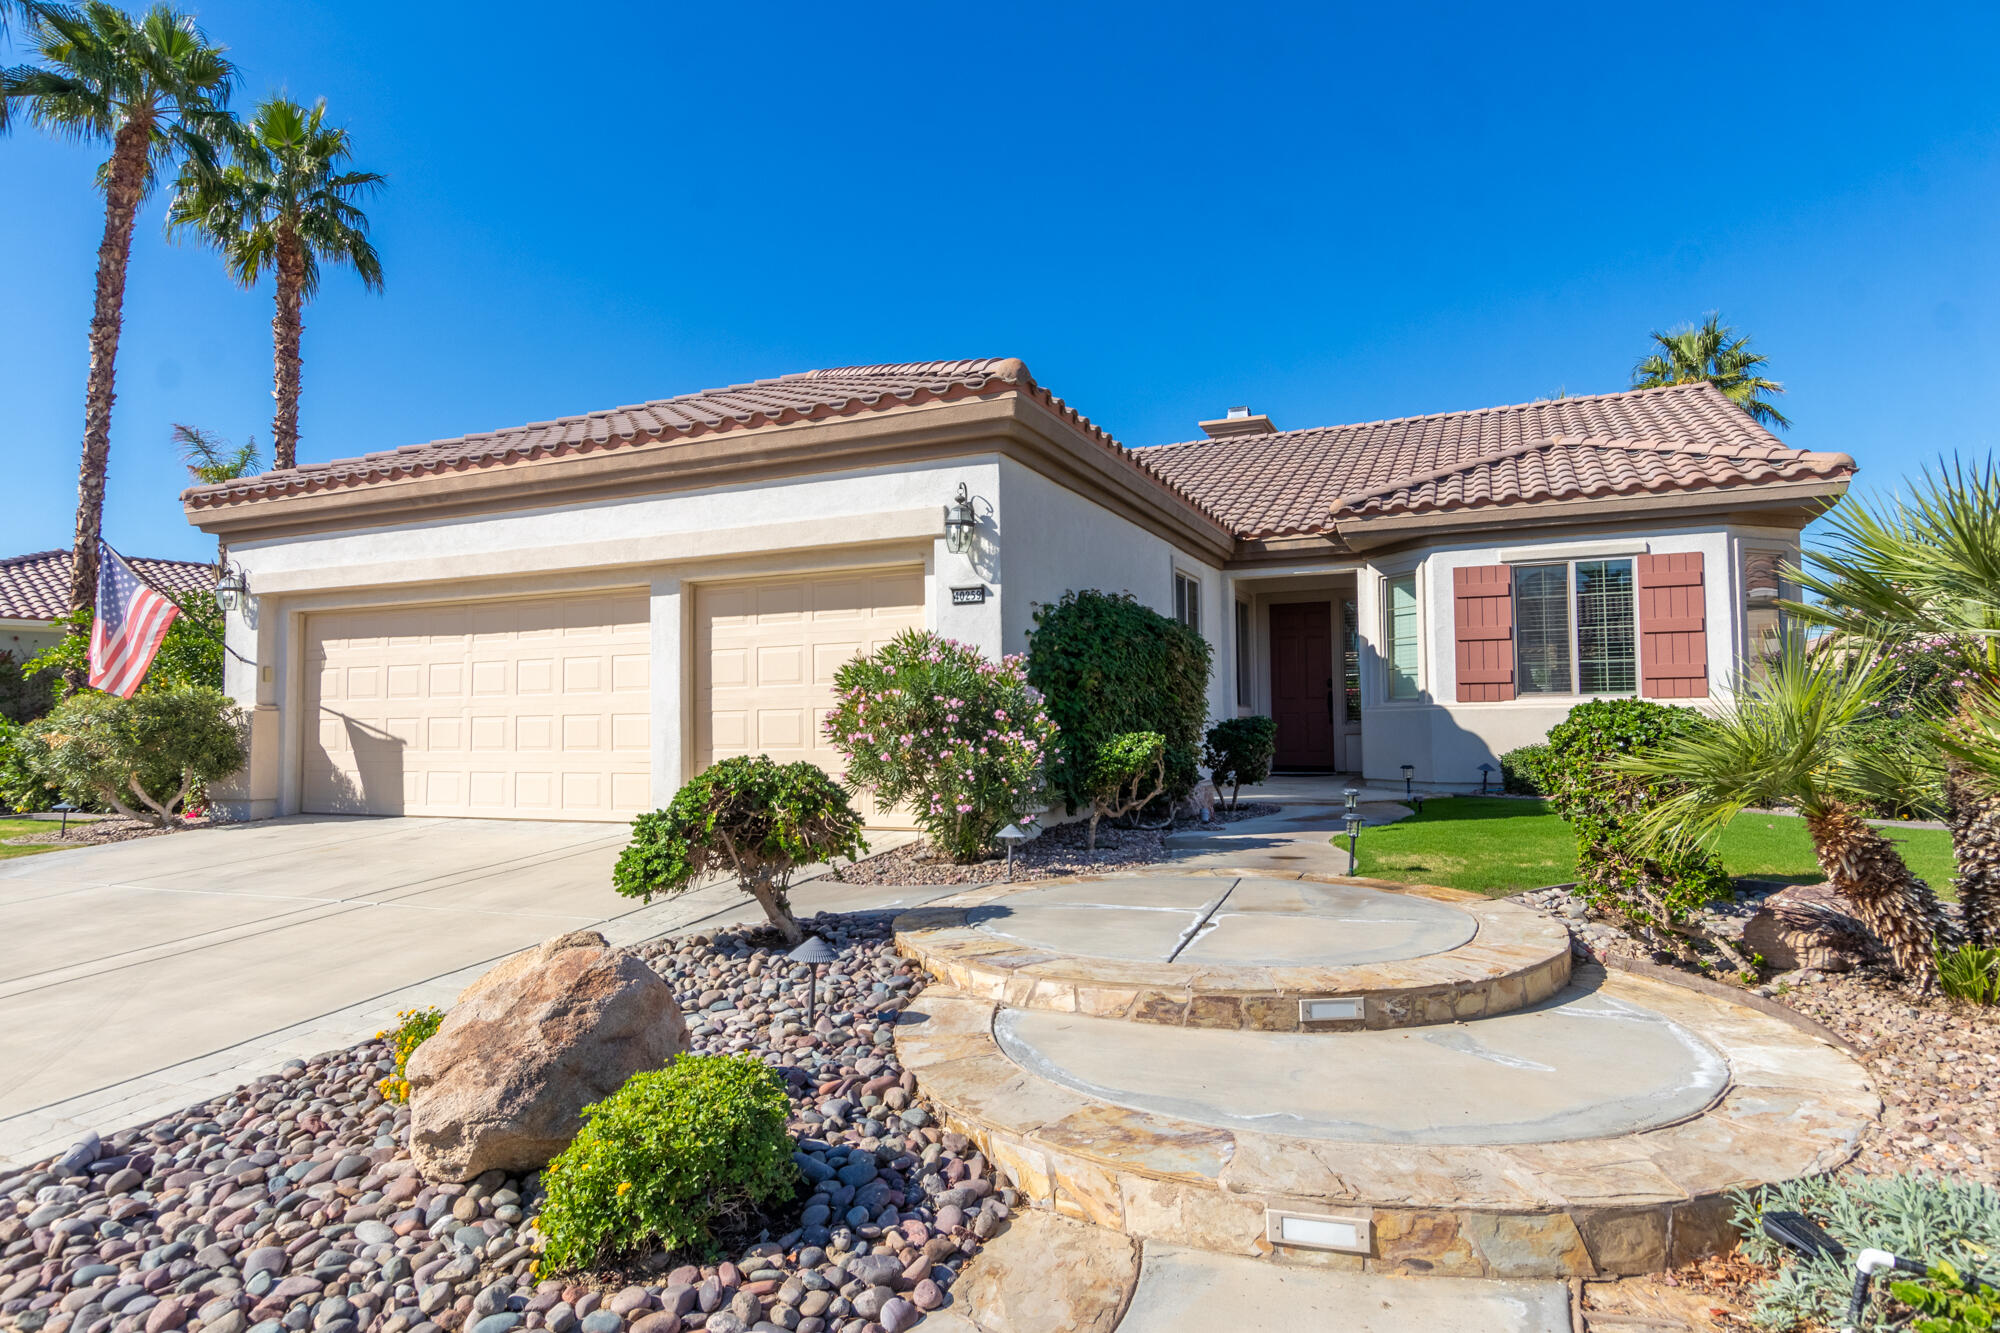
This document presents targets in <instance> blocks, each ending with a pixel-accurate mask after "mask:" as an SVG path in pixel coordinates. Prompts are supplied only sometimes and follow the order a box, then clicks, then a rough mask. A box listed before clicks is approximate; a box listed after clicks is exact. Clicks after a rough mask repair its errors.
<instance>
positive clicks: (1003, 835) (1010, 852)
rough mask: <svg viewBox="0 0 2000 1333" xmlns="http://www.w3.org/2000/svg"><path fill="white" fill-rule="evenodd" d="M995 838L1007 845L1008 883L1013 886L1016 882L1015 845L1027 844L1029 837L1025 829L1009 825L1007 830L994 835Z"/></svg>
mask: <svg viewBox="0 0 2000 1333" xmlns="http://www.w3.org/2000/svg"><path fill="white" fill-rule="evenodd" d="M993 836H994V837H996V838H998V839H1000V841H1001V842H1002V843H1004V844H1006V847H1007V883H1009V884H1012V883H1013V882H1014V844H1015V843H1017V842H1026V841H1027V840H1028V835H1027V833H1026V832H1025V831H1023V829H1022V828H1021V826H1020V825H1019V824H1009V825H1008V826H1007V827H1006V828H1003V829H1001V830H1000V831H999V832H998V833H996V834H994V835H993Z"/></svg>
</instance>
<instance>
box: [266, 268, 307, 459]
mask: <svg viewBox="0 0 2000 1333" xmlns="http://www.w3.org/2000/svg"><path fill="white" fill-rule="evenodd" d="M305 287H306V257H305V251H304V249H303V248H302V247H301V245H300V242H299V238H298V237H297V236H295V235H293V234H292V233H291V232H289V231H287V232H285V233H283V234H282V235H280V236H279V238H278V313H277V314H276V315H274V316H272V319H271V347H272V359H273V362H274V365H273V366H272V380H273V388H272V394H271V396H272V397H273V398H275V399H276V400H277V404H278V405H277V412H276V415H275V416H273V417H272V419H271V439H272V441H273V443H272V445H271V465H272V466H273V467H278V468H288V467H293V466H296V465H297V463H298V457H299V378H300V374H301V362H300V357H299V335H300V334H301V333H302V332H303V331H304V329H305V312H304V306H305Z"/></svg>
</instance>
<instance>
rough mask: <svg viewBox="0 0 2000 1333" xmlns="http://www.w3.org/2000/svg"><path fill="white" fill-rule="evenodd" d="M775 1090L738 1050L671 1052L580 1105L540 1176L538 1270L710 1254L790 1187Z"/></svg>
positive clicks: (787, 1139) (780, 1090)
mask: <svg viewBox="0 0 2000 1333" xmlns="http://www.w3.org/2000/svg"><path fill="white" fill-rule="evenodd" d="M788 1114H789V1104H788V1102H787V1100H786V1097H785V1085H784V1084H783V1083H782V1082H780V1081H779V1079H778V1075H777V1074H776V1073H775V1072H774V1071H773V1070H772V1069H770V1068H769V1067H768V1066H766V1065H765V1064H763V1063H762V1062H760V1061H758V1060H756V1059H754V1058H752V1057H750V1056H748V1055H683V1056H681V1057H680V1058H678V1059H677V1060H675V1061H674V1062H673V1063H672V1064H670V1065H668V1066H667V1067H666V1068H665V1069H653V1070H644V1071H641V1072H640V1073H637V1074H634V1075H632V1077H631V1078H629V1079H627V1080H626V1082H625V1086H624V1087H622V1088H620V1089H619V1090H618V1091H617V1092H615V1093H613V1094H611V1096H609V1097H607V1098H605V1099H604V1100H603V1101H601V1102H597V1103H595V1104H593V1105H590V1106H586V1107H584V1108H583V1117H584V1124H583V1129H582V1130H581V1131H579V1132H578V1134H577V1136H576V1138H575V1139H573V1140H572V1141H571V1142H570V1145H569V1147H567V1148H565V1149H563V1151H562V1152H561V1153H559V1154H558V1155H557V1156H556V1158H555V1160H554V1161H552V1162H550V1163H549V1164H548V1166H547V1167H546V1168H544V1169H543V1171H542V1184H543V1186H544V1188H545V1189H546V1190H547V1192H548V1194H547V1198H546V1200H545V1201H544V1203H543V1205H542V1211H541V1214H540V1216H539V1217H537V1218H536V1220H535V1227H536V1229H537V1230H538V1231H539V1232H540V1233H541V1235H542V1237H543V1240H544V1242H545V1244H544V1248H543V1250H542V1264H543V1268H544V1270H545V1271H547V1270H557V1271H571V1272H580V1271H586V1270H589V1269H594V1268H598V1267H601V1266H603V1265H605V1264H608V1263H611V1262H613V1261H615V1260H617V1259H620V1258H622V1257H625V1256H631V1255H636V1254H640V1253H643V1252H647V1251H650V1250H652V1249H655V1248H657V1249H661V1250H665V1251H668V1252H670V1253H690V1254H693V1253H699V1254H702V1255H704V1256H705V1255H707V1254H710V1253H713V1250H714V1246H715V1244H716V1241H717V1240H718V1232H719V1231H726V1230H728V1229H730V1224H731V1223H732V1222H736V1221H741V1220H745V1219H747V1218H748V1217H749V1216H750V1215H751V1214H752V1213H754V1211H755V1210H757V1209H758V1208H760V1207H762V1206H763V1205H765V1204H768V1203H771V1202H773V1201H776V1200H780V1199H785V1198H787V1197H789V1196H791V1195H792V1194H794V1193H795V1192H796V1190H797V1188H798V1177H799V1173H798V1168H797V1166H795V1165H794V1164H793V1161H792V1139H791V1136H790V1135H789V1134H787V1133H786V1132H785V1118H786V1116H787V1115H788Z"/></svg>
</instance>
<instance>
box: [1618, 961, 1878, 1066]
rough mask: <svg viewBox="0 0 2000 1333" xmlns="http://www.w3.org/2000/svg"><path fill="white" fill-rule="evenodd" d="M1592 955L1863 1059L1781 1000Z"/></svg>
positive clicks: (1676, 971) (1659, 966) (1684, 974)
mask: <svg viewBox="0 0 2000 1333" xmlns="http://www.w3.org/2000/svg"><path fill="white" fill-rule="evenodd" d="M1590 956H1591V958H1592V959H1593V960H1594V961H1596V962H1597V963H1598V964H1599V965H1600V966H1603V967H1606V968H1610V969H1613V970H1615V971H1619V972H1629V973H1631V974H1632V975H1633V976H1635V977H1645V978H1646V979H1647V980H1648V981H1657V982H1660V983H1662V984H1664V985H1668V986H1680V987H1682V988H1683V989H1686V990H1691V991H1693V992H1695V993H1696V994H1697V995H1708V996H1712V997H1713V998H1715V999H1718V1000H1726V1001H1728V1002H1729V1003H1731V1004H1740V1005H1742V1006H1744V1007H1745V1008H1746V1009H1755V1010H1756V1011H1757V1012H1758V1013H1760V1014H1768V1015H1770V1016H1771V1017H1772V1018H1775V1019H1777V1020H1778V1021H1779V1022H1781V1023H1789V1024H1791V1025H1792V1026H1793V1027H1795V1028H1797V1029H1798V1030H1799V1031H1801V1032H1803V1033H1805V1034H1806V1035H1807V1036H1809V1037H1812V1038H1814V1039H1815V1040H1818V1041H1823V1042H1825V1043H1826V1044H1827V1045H1829V1046H1831V1047H1833V1048H1834V1049H1835V1050H1838V1051H1844V1052H1846V1053H1847V1054H1848V1055H1851V1056H1853V1057H1854V1058H1855V1059H1857V1060H1858V1059H1860V1058H1861V1048H1860V1047H1858V1046H1856V1045H1855V1044H1854V1043H1853V1042H1851V1041H1849V1040H1848V1039H1847V1038H1845V1037H1843V1036H1841V1035H1840V1034H1839V1033H1838V1032H1835V1031H1834V1030H1833V1029H1832V1028H1830V1027H1828V1026H1827V1025H1826V1024H1824V1023H1822V1022H1820V1021H1819V1020H1818V1019H1817V1018H1814V1017H1813V1016H1812V1015H1810V1014H1802V1013H1800V1012H1799V1011H1798V1010H1796V1009H1794V1008H1792V1007H1791V1006H1790V1005H1789V1004H1785V1003H1784V1002H1782V1001H1779V1000H1773V999H1770V998H1768V997H1766V996H1763V995H1759V994H1757V993H1756V992H1755V991H1747V990H1744V989H1742V988H1741V987H1738V986H1731V985H1729V984H1728V983H1727V982H1722V981H1714V980H1711V979H1710V978H1708V977H1703V976H1696V975H1694V974H1693V973H1690V972H1683V971H1682V970H1681V969H1680V968H1677V967H1668V966H1667V965H1666V964H1664V963H1656V962H1654V961H1652V960H1651V959H1650V958H1633V957H1631V956H1629V955H1626V954H1615V953H1613V954H1606V953H1599V952H1598V951H1597V950H1595V949H1593V950H1591V954H1590Z"/></svg>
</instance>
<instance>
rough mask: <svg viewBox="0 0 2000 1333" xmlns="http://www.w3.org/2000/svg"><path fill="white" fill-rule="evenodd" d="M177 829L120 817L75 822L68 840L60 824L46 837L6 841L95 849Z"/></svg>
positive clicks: (197, 823)
mask: <svg viewBox="0 0 2000 1333" xmlns="http://www.w3.org/2000/svg"><path fill="white" fill-rule="evenodd" d="M207 827H208V820H206V819H195V820H188V821H185V822H183V823H182V824H181V826H180V829H191V828H207ZM180 829H171V828H160V827H158V826H156V825H153V824H148V823H147V822H146V821H145V820H143V819H127V818H126V817H125V816H123V815H106V816H104V817H103V818H102V819H91V820H76V819H72V820H71V821H70V825H69V836H68V837H64V836H63V833H62V824H61V823H60V822H55V823H51V824H50V825H49V831H48V832H46V833H27V834H23V835H22V836H20V837H18V838H8V839H6V843H7V845H8V846H10V847H41V846H46V845H50V844H54V845H57V846H62V847H95V846H98V845H99V844H101V843H107V842H130V841H131V840H132V839H134V838H157V837H159V836H160V835H161V834H163V833H178V832H180Z"/></svg>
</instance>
